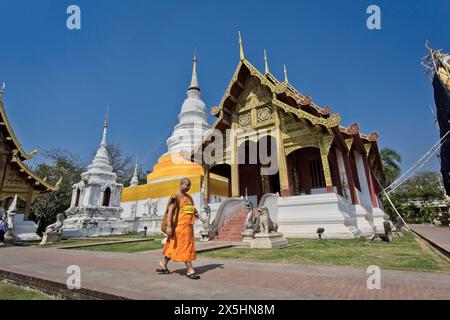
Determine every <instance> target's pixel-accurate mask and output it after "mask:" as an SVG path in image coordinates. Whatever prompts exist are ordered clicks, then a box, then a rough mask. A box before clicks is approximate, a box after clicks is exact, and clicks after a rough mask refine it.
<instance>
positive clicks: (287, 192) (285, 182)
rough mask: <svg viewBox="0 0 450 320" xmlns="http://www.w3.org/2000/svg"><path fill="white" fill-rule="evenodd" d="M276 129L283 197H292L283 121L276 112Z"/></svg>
mask: <svg viewBox="0 0 450 320" xmlns="http://www.w3.org/2000/svg"><path fill="white" fill-rule="evenodd" d="M275 128H276V141H277V155H278V171H279V179H280V192H281V196H282V197H290V196H291V189H290V186H289V176H288V170H287V162H286V151H285V149H284V142H283V135H282V132H281V121H280V115H279V113H278V112H275Z"/></svg>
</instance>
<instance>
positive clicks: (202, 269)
mask: <svg viewBox="0 0 450 320" xmlns="http://www.w3.org/2000/svg"><path fill="white" fill-rule="evenodd" d="M218 268H220V269H223V268H224V266H223V264H208V265H205V266H197V267H196V266H194V269H195V272H196V273H197V274H198V275H201V274H204V273H206V272H208V271H211V270H214V269H218ZM172 273H176V274H179V275H181V276H185V275H186V268H183V269H177V270H175V271H173V272H172Z"/></svg>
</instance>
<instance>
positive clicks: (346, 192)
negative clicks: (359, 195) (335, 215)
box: [336, 148, 353, 202]
mask: <svg viewBox="0 0 450 320" xmlns="http://www.w3.org/2000/svg"><path fill="white" fill-rule="evenodd" d="M336 160H337V165H338V170H339V177H340V178H341V182H342V190H343V194H344V196H345V197H350V198H351V200H352V202H353V198H352V197H351V193H350V185H349V182H348V176H347V172H346V171H347V170H346V168H345V164H344V158H343V156H342V152H341V150H340V149H339V148H336Z"/></svg>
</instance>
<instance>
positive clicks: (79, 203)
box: [63, 119, 127, 238]
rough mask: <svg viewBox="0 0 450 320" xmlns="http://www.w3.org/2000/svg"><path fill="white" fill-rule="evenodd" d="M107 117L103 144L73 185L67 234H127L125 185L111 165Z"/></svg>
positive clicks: (89, 235) (81, 235) (66, 226)
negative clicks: (123, 219)
mask: <svg viewBox="0 0 450 320" xmlns="http://www.w3.org/2000/svg"><path fill="white" fill-rule="evenodd" d="M107 128H108V121H107V119H105V123H104V126H103V136H102V140H101V143H100V147H99V148H98V150H97V153H96V154H95V157H94V159H93V160H92V163H91V164H90V165H89V166H88V170H87V171H86V172H83V173H82V174H81V181H80V182H78V183H76V184H75V185H73V187H72V189H73V191H72V201H71V204H70V208H69V209H67V210H66V215H67V219H66V220H64V231H63V237H65V238H70V237H98V236H109V235H113V234H124V233H126V232H127V226H126V225H125V224H124V223H122V222H121V219H120V214H121V213H122V208H121V207H120V199H121V196H122V190H123V185H122V184H120V183H117V181H116V180H117V175H116V173H114V171H113V167H112V166H111V165H110V161H109V155H108V149H107V143H106V132H107Z"/></svg>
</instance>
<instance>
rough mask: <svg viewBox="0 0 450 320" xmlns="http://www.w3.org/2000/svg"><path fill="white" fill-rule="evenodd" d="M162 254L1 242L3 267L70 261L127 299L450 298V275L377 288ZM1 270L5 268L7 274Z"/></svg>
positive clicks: (418, 276) (31, 269)
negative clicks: (190, 272) (165, 265)
mask: <svg viewBox="0 0 450 320" xmlns="http://www.w3.org/2000/svg"><path fill="white" fill-rule="evenodd" d="M159 260H160V257H159V256H158V255H155V254H150V253H133V254H131V253H113V252H91V251H80V250H61V249H54V248H48V249H47V248H46V249H43V248H33V247H9V248H0V270H3V271H4V272H13V273H15V274H20V275H27V276H31V277H35V278H39V279H44V280H47V281H53V282H56V283H62V284H65V283H66V280H67V277H68V274H66V270H67V267H68V266H70V265H78V266H80V267H81V286H82V288H83V289H86V290H93V291H96V292H103V293H105V294H109V295H114V296H119V297H124V298H130V299H180V300H208V299H221V300H228V299H232V300H246V299H255V300H277V299H383V300H389V299H405V300H410V299H445V300H447V299H450V274H443V273H427V272H405V271H393V270H382V289H381V290H368V289H367V287H366V281H367V278H368V276H369V275H368V274H367V273H366V270H365V269H363V268H351V267H336V266H313V265H300V264H281V263H263V262H248V261H237V260H219V259H217V260H216V259H203V258H201V259H198V260H197V261H195V266H196V270H197V272H198V273H199V274H200V275H201V277H202V278H201V280H198V281H193V280H189V279H187V278H186V277H185V269H184V264H182V263H177V264H174V263H172V264H171V265H169V267H170V268H171V270H172V271H174V273H173V274H171V275H167V276H163V275H158V274H156V272H155V271H154V269H155V268H156V266H157V264H158V261H159ZM4 272H3V274H4Z"/></svg>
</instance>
